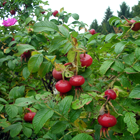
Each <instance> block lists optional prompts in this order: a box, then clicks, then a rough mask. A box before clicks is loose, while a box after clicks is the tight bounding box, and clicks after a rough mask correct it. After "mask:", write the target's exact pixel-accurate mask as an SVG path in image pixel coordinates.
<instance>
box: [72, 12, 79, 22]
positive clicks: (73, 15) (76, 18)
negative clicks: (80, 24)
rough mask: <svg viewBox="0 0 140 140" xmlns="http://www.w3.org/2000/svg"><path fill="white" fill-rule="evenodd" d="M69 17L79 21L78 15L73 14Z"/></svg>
mask: <svg viewBox="0 0 140 140" xmlns="http://www.w3.org/2000/svg"><path fill="white" fill-rule="evenodd" d="M71 15H72V17H73V18H74V19H75V20H78V19H79V15H78V14H76V13H74V14H71Z"/></svg>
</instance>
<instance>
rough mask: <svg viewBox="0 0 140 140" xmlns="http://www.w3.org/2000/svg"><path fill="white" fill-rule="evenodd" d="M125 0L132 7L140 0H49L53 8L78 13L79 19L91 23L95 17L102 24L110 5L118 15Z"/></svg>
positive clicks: (114, 13) (50, 6)
mask: <svg viewBox="0 0 140 140" xmlns="http://www.w3.org/2000/svg"><path fill="white" fill-rule="evenodd" d="M123 1H125V2H126V4H127V5H128V6H129V7H130V10H131V8H132V6H134V5H137V4H138V1H139V0H48V3H49V6H46V7H45V8H48V7H49V8H51V9H52V11H53V10H58V11H59V10H60V9H61V8H62V7H64V10H65V11H66V12H68V13H77V14H78V15H79V17H80V18H79V21H83V22H84V23H86V24H88V27H89V26H90V25H91V23H92V21H93V20H94V19H97V21H98V24H100V23H101V22H102V20H103V18H104V14H105V11H106V9H107V8H108V7H110V8H111V11H112V12H113V15H114V16H118V14H117V11H120V5H121V4H122V2H123Z"/></svg>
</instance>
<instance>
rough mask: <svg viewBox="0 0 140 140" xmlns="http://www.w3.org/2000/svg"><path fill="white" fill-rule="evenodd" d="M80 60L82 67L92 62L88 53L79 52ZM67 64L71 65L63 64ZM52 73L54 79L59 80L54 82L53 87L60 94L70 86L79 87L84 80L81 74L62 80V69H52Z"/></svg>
mask: <svg viewBox="0 0 140 140" xmlns="http://www.w3.org/2000/svg"><path fill="white" fill-rule="evenodd" d="M80 61H81V66H82V67H88V66H90V65H91V64H92V61H93V60H92V57H91V56H90V55H88V54H80ZM67 65H71V63H66V64H64V66H67ZM52 75H53V77H54V78H55V79H56V80H59V81H58V82H57V83H56V84H55V88H56V89H57V90H58V91H59V92H60V96H63V95H65V94H66V93H67V92H69V91H70V90H71V88H72V86H75V89H81V85H83V84H84V82H85V79H84V77H83V76H81V75H74V76H72V77H70V79H69V81H68V80H64V79H63V78H62V71H57V70H56V69H53V72H52Z"/></svg>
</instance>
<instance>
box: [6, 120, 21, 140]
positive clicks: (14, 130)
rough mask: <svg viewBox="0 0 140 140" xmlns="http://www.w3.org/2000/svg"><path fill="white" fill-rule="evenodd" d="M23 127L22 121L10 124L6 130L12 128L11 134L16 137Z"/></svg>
mask: <svg viewBox="0 0 140 140" xmlns="http://www.w3.org/2000/svg"><path fill="white" fill-rule="evenodd" d="M21 129H22V125H21V122H18V123H16V124H12V125H10V126H8V127H7V128H5V131H9V130H10V136H11V137H15V136H17V135H18V134H19V133H20V131H21Z"/></svg>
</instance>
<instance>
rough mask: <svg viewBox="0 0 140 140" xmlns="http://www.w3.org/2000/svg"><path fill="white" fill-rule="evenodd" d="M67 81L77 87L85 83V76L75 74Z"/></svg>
mask: <svg viewBox="0 0 140 140" xmlns="http://www.w3.org/2000/svg"><path fill="white" fill-rule="evenodd" d="M69 82H70V84H71V85H72V86H76V87H78V86H81V85H83V84H84V83H85V78H84V77H83V76H81V75H75V76H72V77H71V78H70V81H69Z"/></svg>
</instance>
